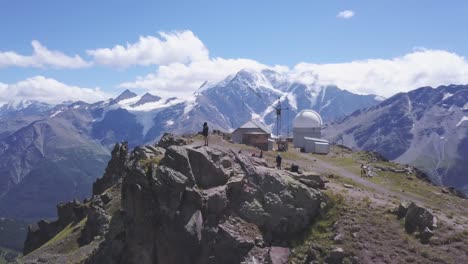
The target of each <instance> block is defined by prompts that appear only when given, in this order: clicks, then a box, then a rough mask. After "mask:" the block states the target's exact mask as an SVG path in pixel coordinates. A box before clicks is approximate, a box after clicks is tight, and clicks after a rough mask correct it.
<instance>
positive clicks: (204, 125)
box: [202, 122, 208, 146]
mask: <svg viewBox="0 0 468 264" xmlns="http://www.w3.org/2000/svg"><path fill="white" fill-rule="evenodd" d="M202 134H203V136H204V137H205V146H208V124H207V123H206V122H205V123H203V131H202Z"/></svg>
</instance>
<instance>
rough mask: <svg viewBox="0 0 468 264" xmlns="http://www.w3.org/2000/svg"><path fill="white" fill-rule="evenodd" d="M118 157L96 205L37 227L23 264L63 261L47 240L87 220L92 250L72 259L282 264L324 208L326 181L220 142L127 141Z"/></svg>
mask: <svg viewBox="0 0 468 264" xmlns="http://www.w3.org/2000/svg"><path fill="white" fill-rule="evenodd" d="M169 136H170V135H167V136H166V138H163V140H161V141H162V142H165V141H167V137H169ZM176 141H177V140H176ZM112 154H113V155H112V159H111V161H110V162H109V166H108V168H107V169H106V173H105V175H104V176H103V178H102V179H100V180H98V181H97V182H96V183H95V184H94V186H93V194H94V195H93V197H92V199H90V200H89V201H85V202H84V203H83V204H81V203H78V202H72V203H68V204H64V205H60V206H59V207H58V215H59V219H58V220H57V221H55V222H44V221H41V222H40V223H39V227H38V228H36V229H34V228H30V230H29V234H28V239H27V241H26V247H25V254H28V253H30V252H32V251H34V250H35V251H34V252H32V253H30V254H28V255H26V256H25V257H24V259H23V261H24V262H25V263H32V262H34V261H37V260H38V259H39V258H43V260H44V259H46V260H47V261H50V260H53V261H54V262H55V263H60V260H61V259H60V257H61V256H63V254H62V255H54V254H53V252H49V253H50V254H45V253H44V252H47V244H49V242H47V244H45V245H44V243H45V242H46V241H47V240H48V239H50V238H52V237H54V236H58V235H57V232H58V231H59V230H60V229H61V230H62V231H60V232H63V227H64V226H67V225H70V224H72V223H75V225H76V223H80V222H81V223H82V228H80V231H76V232H77V237H78V239H77V241H78V243H79V245H78V246H79V249H80V250H81V249H84V248H87V251H86V252H88V253H87V254H85V255H86V257H84V258H83V254H84V253H83V252H81V253H82V254H77V253H76V251H75V253H73V254H72V255H68V256H67V259H68V260H69V261H72V262H80V261H83V262H85V263H240V262H244V261H246V262H249V263H267V262H268V263H277V262H274V261H273V260H276V259H287V258H288V254H289V252H290V251H289V248H288V245H289V244H288V241H291V240H292V239H293V238H294V237H295V236H296V235H297V234H298V233H300V232H301V231H303V230H305V229H306V228H307V227H308V226H309V225H310V223H311V222H313V219H314V218H315V217H317V216H318V215H319V214H320V212H321V208H322V207H323V206H324V204H325V202H326V198H325V196H324V195H323V194H322V192H321V191H320V190H319V189H317V188H312V187H310V186H314V187H316V186H317V182H318V180H317V177H319V176H318V175H312V174H310V175H309V174H307V175H303V176H302V178H301V179H302V180H298V179H296V178H295V177H294V174H291V173H289V172H286V171H279V170H276V169H272V168H269V167H268V166H267V164H266V163H265V161H263V160H260V159H257V158H253V157H250V156H247V155H244V154H242V153H237V152H234V151H232V150H230V149H227V148H223V147H219V146H217V147H196V146H193V145H184V146H175V145H173V146H166V149H165V150H164V149H161V148H159V147H153V146H143V147H138V148H136V149H135V150H134V151H133V152H132V153H130V154H128V153H126V144H125V143H123V144H118V145H116V146H115V148H114V151H113V152H112ZM308 178H309V179H308ZM116 187H118V189H119V190H120V193H119V192H114V193H113V194H112V190H113V189H114V190H115V188H116ZM106 188H107V189H106ZM100 192H101V193H100ZM115 194H117V195H121V200H120V199H118V198H117V197H114V196H115ZM116 201H119V202H120V205H119V204H116ZM106 203H107V205H106ZM109 205H111V206H109ZM83 219H86V220H85V223H83ZM75 229H76V228H75ZM38 248H39V249H38ZM78 251H79V250H78ZM82 251H83V250H82ZM181 253H183V254H181ZM70 254H71V253H70Z"/></svg>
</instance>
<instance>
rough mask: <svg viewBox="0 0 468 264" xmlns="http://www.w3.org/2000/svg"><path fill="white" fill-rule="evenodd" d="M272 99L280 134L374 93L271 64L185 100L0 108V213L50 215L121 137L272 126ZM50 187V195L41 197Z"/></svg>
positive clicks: (358, 104)
mask: <svg viewBox="0 0 468 264" xmlns="http://www.w3.org/2000/svg"><path fill="white" fill-rule="evenodd" d="M278 100H280V101H281V106H282V107H283V108H288V110H285V111H284V112H283V113H284V114H283V116H282V123H283V126H282V129H281V132H280V133H282V134H285V133H286V132H287V127H288V124H290V123H292V119H293V117H294V116H295V115H296V113H297V112H299V111H300V110H302V109H304V108H312V109H315V110H317V111H318V112H320V113H321V114H322V115H323V117H324V120H325V121H331V120H334V119H335V118H337V117H343V116H345V115H347V114H349V113H351V112H353V111H355V110H357V109H359V108H363V107H368V106H372V105H375V104H377V103H378V102H379V101H378V100H376V99H375V96H374V95H371V96H363V95H355V94H352V93H349V92H347V91H344V90H340V89H338V88H337V87H333V86H328V87H322V86H317V85H315V84H313V83H311V84H308V83H298V82H294V81H292V80H289V79H288V78H287V77H286V76H284V75H282V74H280V73H277V72H274V71H271V70H268V71H261V72H258V71H251V70H242V71H239V72H238V73H236V74H234V75H231V76H227V77H226V78H225V79H224V80H222V81H220V82H218V83H212V84H210V83H205V84H204V85H203V86H202V87H201V88H200V89H199V90H198V91H196V92H195V93H194V94H193V95H192V96H191V97H190V98H188V99H185V100H182V99H178V98H174V97H171V98H161V97H160V96H158V95H152V94H149V93H146V94H144V95H141V96H140V95H137V94H136V93H134V92H131V91H129V90H125V91H124V92H123V93H122V94H121V95H119V96H118V97H116V98H115V99H109V100H106V101H100V102H96V103H93V104H89V103H86V102H81V101H78V102H67V103H63V104H59V105H55V106H50V105H43V107H34V108H33V107H32V105H40V104H39V103H31V104H28V103H23V104H21V105H19V104H18V105H15V108H13V105H11V106H3V107H2V108H0V111H1V113H8V114H3V115H1V116H0V118H2V119H1V120H2V122H1V123H0V124H1V125H0V127H5V128H2V129H4V130H0V133H1V134H0V135H2V136H1V137H0V186H1V188H0V216H10V217H21V218H35V217H50V216H53V214H54V213H55V208H52V207H48V206H47V204H50V205H53V204H56V203H58V202H60V201H61V200H68V199H72V198H74V197H85V196H86V195H88V194H89V193H86V192H87V191H89V190H91V188H90V185H91V182H92V181H93V180H94V179H95V178H96V177H98V176H100V175H101V174H102V170H103V169H104V166H105V162H106V159H107V158H108V157H109V156H108V155H109V153H110V150H111V149H112V147H113V145H114V144H115V142H118V141H122V140H126V141H128V143H129V146H130V147H135V146H137V145H141V144H145V143H149V144H151V143H154V142H155V141H157V140H158V139H159V138H160V137H161V135H162V134H163V133H164V132H173V133H179V134H182V133H193V132H198V131H200V129H201V125H202V124H203V122H205V121H207V122H208V123H209V125H210V128H211V129H220V130H223V131H231V130H233V129H235V128H237V127H238V126H240V125H241V124H243V123H245V122H246V121H248V120H250V119H252V118H256V119H260V120H262V121H264V122H265V123H266V124H267V125H269V126H270V127H271V128H275V121H276V118H275V115H274V107H276V106H277V105H278ZM25 109H35V110H36V111H30V112H27V111H25ZM28 111H29V110H28ZM28 113H30V114H31V115H28ZM20 116H21V118H19V117H20ZM18 120H23V121H22V122H19V123H18V122H17V121H18ZM5 124H7V125H5ZM12 124H20V125H16V126H13V125H12ZM273 131H276V130H273ZM65 174H66V175H65ZM59 185H60V186H61V185H63V186H64V188H60V186H59ZM50 188H53V189H54V192H53V193H54V196H53V197H52V196H48V195H47V194H48V193H49V191H50V190H51V189H50ZM31 199H36V200H37V203H35V202H33V201H31ZM12 201H17V202H15V203H13V202H12Z"/></svg>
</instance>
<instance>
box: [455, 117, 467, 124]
mask: <svg viewBox="0 0 468 264" xmlns="http://www.w3.org/2000/svg"><path fill="white" fill-rule="evenodd" d="M467 120H468V116H463V117H462V118H461V119H460V122H458V123H457V125H456V126H460V125H461V124H462V123H463V122H465V121H467Z"/></svg>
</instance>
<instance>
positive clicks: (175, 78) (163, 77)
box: [120, 58, 287, 98]
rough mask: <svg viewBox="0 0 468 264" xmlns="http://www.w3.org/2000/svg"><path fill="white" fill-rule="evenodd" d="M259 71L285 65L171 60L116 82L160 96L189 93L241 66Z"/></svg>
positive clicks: (216, 60)
mask: <svg viewBox="0 0 468 264" xmlns="http://www.w3.org/2000/svg"><path fill="white" fill-rule="evenodd" d="M245 68H248V69H252V70H262V69H265V68H272V69H274V70H277V71H284V69H287V67H281V66H275V67H271V66H268V65H265V64H261V63H259V62H257V61H254V60H249V59H222V58H215V59H207V60H201V61H194V62H192V63H190V64H183V63H173V64H170V65H165V66H160V67H159V69H158V70H157V71H156V72H155V73H153V74H148V75H146V76H143V77H138V78H137V79H136V80H135V81H133V82H126V83H122V84H120V87H122V88H143V89H146V90H149V91H151V92H153V93H154V94H158V95H162V96H177V97H180V98H184V97H188V96H190V95H191V94H192V93H193V92H194V91H196V90H197V89H198V88H199V87H200V85H202V84H203V83H204V82H205V81H208V82H211V83H214V82H217V81H221V80H223V79H224V78H226V77H227V76H228V75H230V74H234V73H236V72H238V71H240V70H242V69H245Z"/></svg>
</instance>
